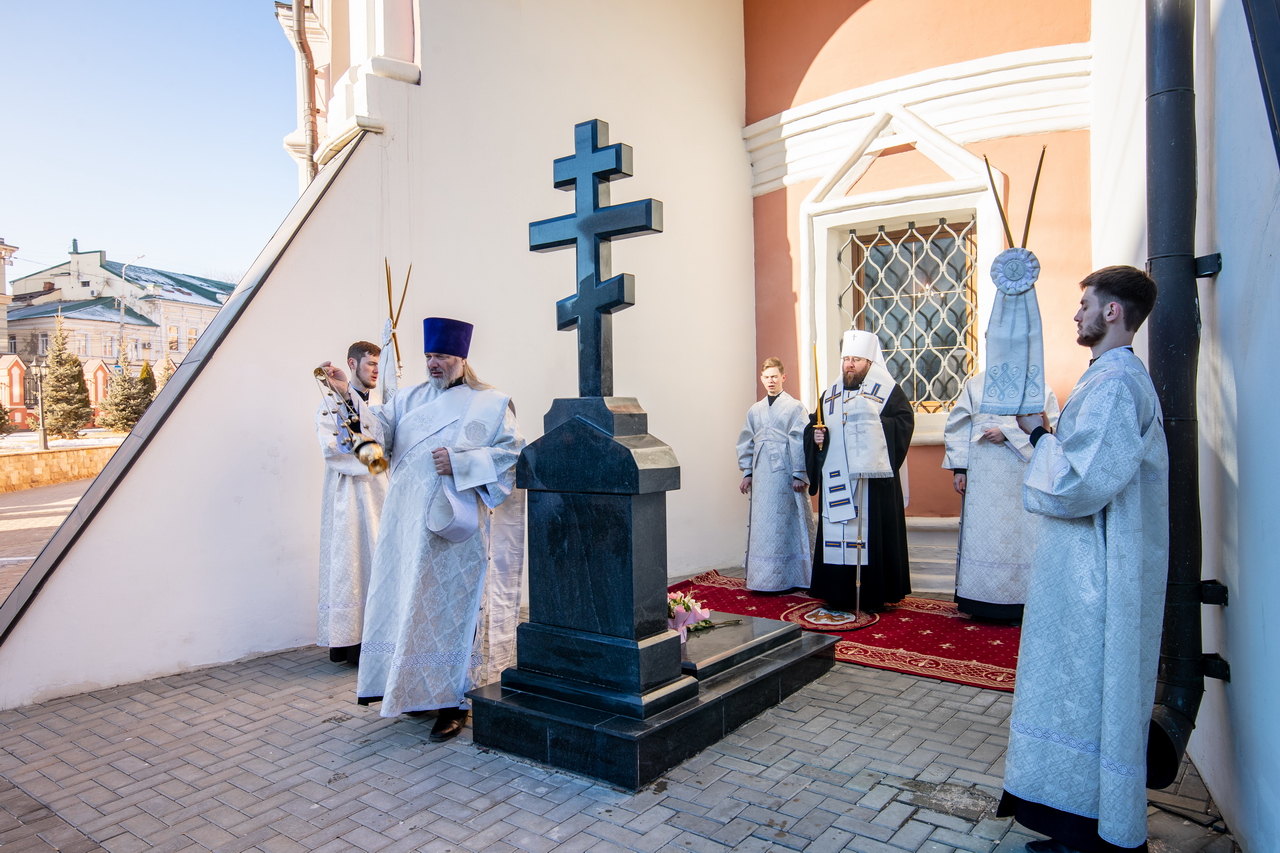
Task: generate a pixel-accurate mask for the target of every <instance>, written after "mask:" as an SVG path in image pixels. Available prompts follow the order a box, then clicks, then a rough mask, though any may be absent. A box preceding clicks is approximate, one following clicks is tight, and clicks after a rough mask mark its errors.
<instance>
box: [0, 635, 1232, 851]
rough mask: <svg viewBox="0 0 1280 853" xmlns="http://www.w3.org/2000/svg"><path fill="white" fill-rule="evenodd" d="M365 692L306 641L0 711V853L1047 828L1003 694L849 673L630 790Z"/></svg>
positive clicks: (833, 675) (536, 843)
mask: <svg viewBox="0 0 1280 853" xmlns="http://www.w3.org/2000/svg"><path fill="white" fill-rule="evenodd" d="M354 681H355V675H354V670H352V669H351V668H349V667H347V666H345V665H340V664H332V663H330V662H329V661H328V657H327V653H326V651H325V650H323V649H314V648H311V649H299V650H295V651H291V652H285V653H282V654H276V655H271V656H269V657H263V658H259V659H256V660H252V661H246V662H241V663H237V664H233V665H229V666H222V667H217V668H214V669H207V670H202V671H199V672H194V673H189V674H185V675H180V676H173V677H169V678H162V679H157V680H154V681H148V682H142V683H138V684H131V685H126V686H123V687H117V688H113V689H109V690H100V691H96V692H93V693H85V694H81V695H78V696H73V697H70V698H67V699H60V700H56V701H52V702H48V703H45V704H42V705H36V706H30V707H26V708H21V709H17V710H13V711H5V712H0V846H2V847H3V849H4V851H5V853H9V851H10V850H13V851H19V850H49V849H59V850H66V851H77V853H78V851H89V850H97V849H105V850H108V851H111V853H133V851H143V850H146V851H161V852H162V853H164V851H187V850H190V851H204V850H212V851H219V853H238V851H245V850H253V851H264V853H294V852H295V851H324V853H331V851H334V852H335V853H336V851H368V853H373V851H383V852H384V853H398V851H410V850H413V851H418V850H421V851H459V853H461V851H495V853H502V852H503V851H516V850H522V851H530V853H543V851H547V850H563V851H570V853H572V851H587V850H591V851H601V853H603V851H620V850H635V851H644V853H652V852H653V851H682V853H688V851H695V852H696V853H712V851H729V850H742V851H760V852H761V853H763V851H784V850H804V851H814V853H822V852H823V851H839V850H851V851H857V853H902V851H921V853H948V851H953V850H954V851H972V853H991V851H998V853H1008V851H1016V850H1021V849H1022V845H1023V844H1024V842H1025V841H1027V840H1028V839H1030V838H1032V837H1034V836H1032V835H1031V834H1030V833H1029V832H1028V831H1027V830H1025V829H1023V828H1022V827H1020V826H1017V825H1014V824H1012V823H1011V822H1010V821H1008V820H997V819H995V818H994V817H992V815H991V811H992V809H993V808H994V806H995V798H996V797H997V796H998V793H999V785H1000V778H1001V773H1002V763H1003V756H1004V751H1005V744H1006V738H1005V727H1006V721H1007V717H1008V714H1009V708H1010V704H1011V701H1012V700H1011V696H1010V695H1009V694H1006V693H997V692H993V691H985V690H980V689H978V688H974V687H966V686H962V685H955V684H948V683H943V682H937V681H930V680H928V679H922V678H917V677H914V676H907V675H898V674H895V673H890V672H884V671H880V670H873V669H866V668H862V667H857V666H853V665H849V664H837V665H836V667H835V669H833V670H832V671H831V672H830V673H828V674H826V675H825V676H823V677H822V678H820V679H819V680H818V681H815V682H813V683H812V684H810V685H809V686H807V687H805V688H804V689H802V690H801V691H799V692H798V693H796V694H795V695H793V696H792V697H791V698H789V699H788V700H787V701H786V702H785V703H784V704H782V705H780V706H778V707H776V708H774V709H772V710H770V711H768V712H766V713H765V714H762V715H761V716H760V717H758V718H756V719H755V720H753V721H751V722H750V723H748V724H747V725H745V726H743V727H742V728H740V729H738V730H737V731H736V732H734V733H733V734H732V735H731V736H730V737H728V738H726V739H725V740H724V741H722V742H721V743H719V744H717V745H716V746H715V747H712V748H711V749H708V750H706V751H705V752H703V753H701V754H700V755H698V756H696V757H694V758H692V759H690V760H689V761H687V762H685V763H684V764H682V765H680V766H679V767H677V768H675V769H674V770H672V771H670V772H669V773H668V774H667V775H666V776H665V777H664V778H663V779H661V780H659V781H658V782H657V783H655V784H654V785H652V786H650V787H649V788H647V789H646V790H644V791H641V792H640V793H638V794H629V793H622V792H619V791H617V790H615V789H613V788H610V787H608V786H606V785H602V784H595V783H593V782H591V781H590V780H586V779H583V778H581V777H576V776H574V775H571V774H568V773H563V772H559V771H555V770H553V769H548V768H544V767H540V766H536V765H533V764H530V763H528V762H525V761H522V760H516V759H513V758H510V757H508V756H505V755H503V754H500V753H496V752H491V751H486V750H482V749H479V748H477V747H476V746H475V745H474V744H472V743H471V741H470V729H468V730H467V731H466V732H464V733H463V734H462V735H461V736H459V737H458V738H456V739H454V740H453V741H450V742H448V743H444V744H431V743H429V742H428V741H427V738H426V735H427V733H428V731H429V730H430V726H431V722H432V721H431V720H430V719H429V718H410V717H400V718H397V719H389V720H388V719H382V718H381V717H379V716H378V715H377V709H376V706H374V707H372V708H362V707H360V706H358V705H356V704H355V702H354V698H353V697H354ZM3 780H8V783H10V784H7V785H6V784H5V783H4V781H3ZM1197 784H1199V785H1200V788H1199V789H1197V788H1196V785H1197ZM1179 785H1180V786H1185V790H1184V789H1183V788H1182V787H1175V788H1174V789H1173V791H1172V792H1170V793H1168V794H1167V796H1168V797H1170V798H1172V799H1171V801H1170V802H1169V803H1167V804H1166V805H1167V806H1168V807H1169V808H1179V807H1183V806H1185V807H1187V808H1189V809H1191V810H1192V811H1193V812H1195V813H1196V814H1201V815H1203V814H1204V813H1205V803H1204V800H1205V799H1207V793H1204V794H1203V796H1201V794H1202V789H1203V785H1202V783H1199V780H1198V776H1195V775H1194V771H1193V770H1192V771H1191V772H1190V775H1185V776H1184V778H1183V780H1181V781H1180V783H1179ZM14 786H16V787H14ZM1197 798H1198V799H1197ZM1175 801H1176V802H1175ZM1160 814H1161V815H1166V813H1164V812H1161V813H1160ZM1166 816H1167V815H1166ZM1170 819H1172V818H1170ZM1176 822H1177V823H1178V825H1179V827H1182V826H1183V825H1184V824H1185V825H1186V826H1193V827H1194V829H1193V831H1192V832H1191V833H1190V834H1194V831H1197V830H1198V831H1199V832H1200V835H1199V836H1197V838H1202V839H1203V841H1202V842H1199V846H1177V847H1167V848H1157V847H1156V846H1155V843H1154V842H1153V847H1152V849H1153V851H1154V853H1159V851H1160V850H1180V851H1181V850H1187V851H1191V850H1196V851H1199V850H1204V851H1206V853H1230V850H1231V849H1232V848H1231V846H1227V847H1221V846H1220V845H1221V842H1222V840H1223V839H1224V838H1227V837H1226V836H1223V835H1222V833H1221V832H1217V831H1214V830H1211V829H1205V828H1204V827H1201V826H1199V825H1198V824H1192V823H1191V822H1187V821H1183V820H1182V819H1181V818H1178V819H1177V821H1176ZM1188 837H1190V836H1188ZM1211 842H1212V843H1216V844H1218V845H1219V846H1214V847H1209V846H1206V845H1207V844H1210V843H1211ZM1190 843H1191V842H1188V845H1190ZM1227 843H1228V845H1229V844H1230V842H1229V838H1228V839H1227ZM99 845H100V847H99Z"/></svg>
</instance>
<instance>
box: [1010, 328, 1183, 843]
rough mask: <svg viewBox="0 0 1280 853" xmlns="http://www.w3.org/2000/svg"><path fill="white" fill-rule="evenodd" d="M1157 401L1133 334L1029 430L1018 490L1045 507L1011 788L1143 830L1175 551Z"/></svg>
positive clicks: (1025, 638)
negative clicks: (1034, 435)
mask: <svg viewBox="0 0 1280 853" xmlns="http://www.w3.org/2000/svg"><path fill="white" fill-rule="evenodd" d="M1168 470H1169V459H1168V451H1167V449H1166V446H1165V438H1164V428H1163V425H1162V423H1161V412H1160V403H1159V401H1158V400H1157V399H1156V393H1155V388H1154V387H1153V386H1152V384H1151V379H1150V377H1149V376H1148V375H1147V371H1146V368H1145V367H1144V366H1143V364H1142V362H1141V361H1139V360H1138V357H1137V356H1136V355H1134V354H1133V352H1132V351H1131V350H1129V349H1128V348H1123V347H1122V348H1117V349H1112V350H1108V351H1107V352H1106V353H1103V354H1102V355H1101V356H1100V357H1099V358H1098V359H1097V360H1096V361H1095V362H1094V363H1093V364H1092V365H1091V366H1090V367H1089V369H1088V370H1086V371H1085V373H1084V375H1083V376H1082V377H1080V381H1079V382H1078V383H1076V387H1075V389H1074V390H1073V391H1072V392H1071V397H1070V398H1069V399H1068V400H1067V405H1066V406H1065V407H1064V408H1063V410H1062V416H1061V418H1060V419H1059V421H1058V429H1057V432H1056V434H1050V435H1044V436H1043V437H1041V438H1040V439H1039V441H1038V442H1037V444H1036V447H1035V450H1034V452H1033V453H1032V456H1031V463H1030V465H1029V466H1028V470H1027V477H1026V481H1025V486H1024V488H1023V501H1024V503H1025V505H1026V508H1027V510H1028V511H1030V512H1034V513H1036V514H1038V515H1040V516H1042V517H1043V518H1042V520H1041V525H1040V530H1039V534H1038V541H1037V544H1036V555H1035V560H1034V562H1033V565H1032V570H1031V585H1030V589H1029V591H1028V596H1027V606H1026V611H1025V615H1024V617H1023V628H1022V644H1021V648H1020V651H1019V655H1018V673H1017V687H1016V691H1015V693H1014V699H1013V713H1012V716H1011V717H1010V723H1009V729H1010V731H1009V751H1008V756H1007V758H1006V764H1005V777H1004V787H1005V791H1006V792H1008V793H1009V794H1012V795H1014V796H1016V797H1019V798H1021V799H1023V800H1028V801H1031V802H1035V803H1040V804H1042V805H1046V806H1050V807H1052V808H1054V809H1057V810H1059V811H1062V812H1068V813H1071V814H1075V815H1081V816H1083V817H1085V818H1096V819H1097V821H1098V835H1099V836H1100V837H1101V838H1102V839H1104V840H1105V841H1108V842H1110V843H1112V844H1115V845H1118V846H1120V847H1137V846H1139V845H1141V844H1142V843H1143V841H1145V840H1146V837H1147V796H1146V778H1147V769H1146V745H1147V728H1148V725H1149V723H1150V720H1151V705H1152V702H1153V701H1154V697H1155V681H1156V667H1157V662H1158V658H1159V650H1160V633H1161V626H1162V624H1163V620H1164V592H1165V582H1166V577H1167V571H1168V551H1169V486H1168Z"/></svg>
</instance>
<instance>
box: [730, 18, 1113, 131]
mask: <svg viewBox="0 0 1280 853" xmlns="http://www.w3.org/2000/svg"><path fill="white" fill-rule="evenodd" d="M1090 9H1091V4H1090V0H1063V2H1060V3H1055V4H1054V6H1053V14H1052V15H1044V14H1039V10H1036V12H1037V13H1036V14H1031V13H1030V12H1028V6H1027V4H1026V3H1025V2H1021V0H967V2H965V3H963V4H957V3H955V2H951V0H806V2H804V3H778V2H775V0H745V2H744V3H743V15H744V18H743V23H744V32H745V48H746V63H747V77H746V80H747V116H746V123H747V124H752V123H754V122H757V121H760V120H761V119H764V118H767V117H768V116H771V115H774V114H776V113H779V112H782V111H783V110H786V109H788V108H790V107H794V106H798V105H800V104H806V103H809V102H811V101H815V100H818V99H820V98H824V97H827V96H829V95H833V94H836V93H837V92H842V91H844V90H846V89H849V88H852V87H854V86H864V85H867V84H870V83H875V82H879V81H883V80H891V79H893V78H896V77H901V76H904V75H907V74H912V73H915V72H917V71H922V70H925V69H927V68H933V67H937V66H940V65H949V64H953V63H957V62H964V61H967V60H971V59H977V58H980V57H984V56H991V55H994V54H999V53H1007V52H1010V51H1017V50H1024V49H1028V48H1035V47H1045V46H1049V45H1060V44H1073V43H1078V42H1085V41H1088V40H1089V37H1090Z"/></svg>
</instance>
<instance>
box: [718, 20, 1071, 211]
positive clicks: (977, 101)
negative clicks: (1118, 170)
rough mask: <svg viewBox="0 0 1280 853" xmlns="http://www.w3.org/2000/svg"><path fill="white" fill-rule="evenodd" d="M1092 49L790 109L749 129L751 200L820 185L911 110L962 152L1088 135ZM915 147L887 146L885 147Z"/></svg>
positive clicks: (1038, 52) (941, 74)
mask: <svg viewBox="0 0 1280 853" xmlns="http://www.w3.org/2000/svg"><path fill="white" fill-rule="evenodd" d="M1092 66H1093V49H1092V44H1090V43H1084V44H1067V45H1055V46H1053V47H1043V48H1033V49H1031V50H1020V51H1015V52H1013V53H1005V54H1000V55H998V56H988V57H984V58H982V59H974V60H970V61H968V62H960V63H956V64H954V65H945V66H942V67H939V68H930V69H928V70H925V71H920V72H916V73H914V74H908V75H904V76H902V77H898V78H895V79H893V80H886V81H882V82H879V83H873V84H870V85H868V86H861V87H859V88H857V89H850V90H848V91H845V92H840V93H839V94H836V95H831V96H829V97H826V98H821V99H819V100H816V101H812V102H810V103H808V104H804V105H802V106H799V107H795V108H792V109H789V110H785V111H783V112H781V113H778V114H777V115H774V116H770V117H769V118H767V119H763V120H761V121H758V122H756V123H754V124H751V125H748V126H747V127H746V128H744V129H743V131H742V136H743V140H744V142H745V143H746V148H747V153H748V155H749V156H750V158H751V170H752V195H757V196H759V195H764V194H766V193H770V192H773V191H774V190H777V189H780V188H782V187H784V186H788V185H790V184H794V183H798V182H801V181H808V180H813V179H814V178H821V177H822V176H823V175H826V174H827V173H829V171H830V170H831V168H832V166H833V165H835V163H836V161H837V160H839V158H840V157H841V156H842V154H843V152H845V151H847V150H848V149H849V148H850V147H851V146H853V145H854V144H855V143H856V141H857V140H858V139H859V138H861V137H863V136H864V135H865V134H866V132H867V128H868V127H869V126H872V125H874V124H875V123H876V122H877V121H878V118H877V117H878V116H881V115H883V114H884V112H885V111H886V110H888V109H890V108H893V107H905V108H907V109H908V110H909V111H910V112H911V113H912V114H914V115H916V116H918V117H919V118H920V119H921V120H922V121H923V122H925V123H926V124H927V125H928V126H931V127H933V128H935V129H936V130H937V131H938V132H939V133H940V134H941V135H943V136H944V137H946V138H948V139H950V140H952V141H953V142H955V143H956V144H957V145H960V146H963V145H968V144H971V143H973V142H978V141H981V140H983V139H995V138H1000V137H1005V136H1024V135H1028V134H1033V133H1054V132H1060V131H1067V130H1080V129H1084V128H1087V127H1089V125H1090V121H1091V117H1092V93H1091V90H1090V81H1091V74H1092ZM908 141H910V140H894V139H892V138H890V139H885V140H883V141H882V143H881V146H880V147H882V148H883V147H891V146H894V145H900V144H904V143H905V142H908Z"/></svg>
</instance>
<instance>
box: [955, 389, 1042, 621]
mask: <svg viewBox="0 0 1280 853" xmlns="http://www.w3.org/2000/svg"><path fill="white" fill-rule="evenodd" d="M985 378H986V373H985V372H983V373H979V374H977V375H976V376H973V377H972V378H970V379H969V381H967V382H966V383H965V384H964V390H962V391H961V392H960V397H959V399H957V400H956V404H955V407H954V408H952V410H951V414H950V415H949V416H948V417H947V426H946V432H945V433H944V438H945V441H946V447H947V455H946V458H945V459H943V461H942V467H943V468H949V469H956V468H964V469H967V473H966V478H967V480H968V485H967V487H966V490H965V496H964V510H963V512H964V515H963V518H962V521H961V525H960V559H959V561H958V563H957V566H956V596H957V597H959V598H963V599H967V600H969V601H972V602H984V603H986V604H994V605H1020V604H1024V603H1025V602H1026V600H1027V580H1028V578H1029V577H1030V574H1031V557H1032V554H1033V553H1034V550H1035V542H1036V536H1035V533H1036V528H1038V527H1039V521H1040V519H1039V516H1036V515H1032V514H1031V513H1029V512H1027V511H1026V510H1025V509H1024V508H1023V506H1022V481H1023V479H1024V478H1025V477H1026V474H1027V462H1028V461H1029V460H1030V459H1031V442H1030V440H1029V439H1028V436H1027V434H1026V433H1025V432H1023V431H1022V429H1021V428H1020V427H1019V426H1018V421H1017V419H1016V418H1014V417H1013V416H1011V415H991V414H985V413H983V412H981V411H980V407H981V405H982V399H983V396H982V392H983V381H984V379H985ZM1045 414H1047V415H1048V416H1049V423H1050V424H1051V425H1052V424H1056V423H1057V421H1058V398H1057V397H1055V396H1054V394H1053V389H1052V388H1046V392H1045ZM989 429H998V430H1000V432H1001V433H1002V434H1003V435H1004V441H1003V442H1001V443H999V444H997V443H995V442H992V441H990V440H989V439H987V438H985V437H984V434H985V433H986V431H987V430H989ZM960 609H961V610H966V608H965V606H964V603H963V602H962V603H961V607H960ZM994 610H995V609H994V608H993V612H990V613H977V614H976V615H979V616H997V615H1000V614H997V613H995V612H994ZM966 612H968V611H967V610H966ZM1010 615H1011V616H1013V617H1016V615H1017V614H1016V612H1015V613H1013V614H1010Z"/></svg>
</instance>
